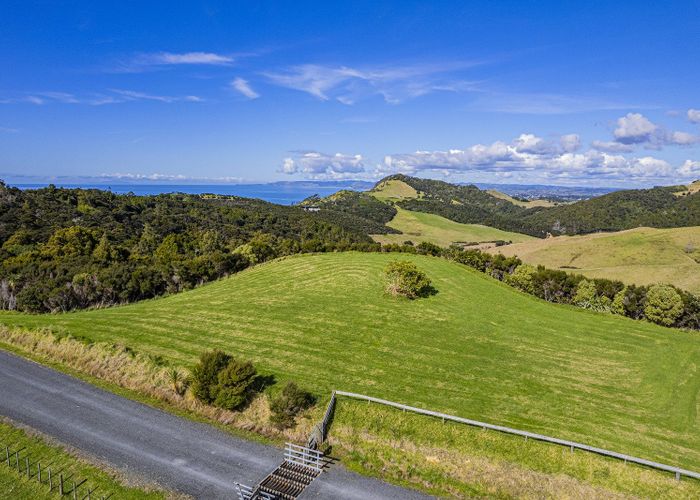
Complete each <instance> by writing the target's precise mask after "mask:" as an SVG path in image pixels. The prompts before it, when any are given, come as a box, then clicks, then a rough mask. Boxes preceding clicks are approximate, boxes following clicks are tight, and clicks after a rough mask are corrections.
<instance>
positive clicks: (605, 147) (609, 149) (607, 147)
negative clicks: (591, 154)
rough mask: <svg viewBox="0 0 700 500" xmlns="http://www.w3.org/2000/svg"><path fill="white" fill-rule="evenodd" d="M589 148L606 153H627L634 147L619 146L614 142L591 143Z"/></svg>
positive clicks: (619, 144) (627, 145)
mask: <svg viewBox="0 0 700 500" xmlns="http://www.w3.org/2000/svg"><path fill="white" fill-rule="evenodd" d="M591 147H592V148H593V149H596V150H598V151H604V152H606V153H629V152H631V151H634V146H631V145H629V144H621V143H619V142H615V141H593V142H592V143H591Z"/></svg>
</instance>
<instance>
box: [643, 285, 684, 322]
mask: <svg viewBox="0 0 700 500" xmlns="http://www.w3.org/2000/svg"><path fill="white" fill-rule="evenodd" d="M682 312H683V299H681V296H680V295H679V294H678V292H676V290H675V289H674V288H673V287H672V286H668V285H654V286H652V287H650V288H649V291H648V292H647V300H646V303H645V304H644V315H645V316H646V317H647V319H648V320H649V321H653V322H654V323H657V324H659V325H664V326H671V325H672V324H673V323H675V321H676V319H678V317H679V316H680V315H681V313H682Z"/></svg>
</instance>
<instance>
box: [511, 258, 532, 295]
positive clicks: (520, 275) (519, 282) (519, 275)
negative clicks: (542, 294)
mask: <svg viewBox="0 0 700 500" xmlns="http://www.w3.org/2000/svg"><path fill="white" fill-rule="evenodd" d="M536 272H537V270H536V269H535V267H534V266H531V265H530V264H521V265H519V266H518V267H516V268H515V271H513V274H506V275H505V282H506V283H508V284H509V285H511V286H514V287H515V288H517V289H519V290H522V291H523V292H527V293H533V292H534V290H535V285H534V283H533V281H532V277H533V276H534V274H535V273H536Z"/></svg>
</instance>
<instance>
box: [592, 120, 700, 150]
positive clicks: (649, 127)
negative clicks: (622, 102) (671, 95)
mask: <svg viewBox="0 0 700 500" xmlns="http://www.w3.org/2000/svg"><path fill="white" fill-rule="evenodd" d="M613 134H614V136H615V141H616V142H617V143H619V144H621V145H623V146H635V145H644V147H645V148H647V149H660V148H661V147H663V146H668V145H676V146H690V145H692V144H696V143H698V142H700V136H696V135H693V134H690V133H688V132H680V131H675V132H672V131H668V130H666V129H664V128H663V127H661V126H659V125H656V124H655V123H652V122H651V120H649V119H648V118H647V117H646V116H644V115H642V114H640V113H628V114H627V115H625V116H623V117H621V118H618V120H617V128H615V131H614V132H613ZM606 145H607V146H608V147H607V148H606ZM609 145H610V143H601V142H599V143H598V146H600V147H597V148H596V149H599V150H604V149H607V150H608V151H612V150H613V149H614V148H613V147H610V146H609ZM619 151H624V150H623V149H619Z"/></svg>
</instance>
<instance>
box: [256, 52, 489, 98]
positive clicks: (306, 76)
mask: <svg viewBox="0 0 700 500" xmlns="http://www.w3.org/2000/svg"><path fill="white" fill-rule="evenodd" d="M476 64H478V63H462V62H459V63H446V64H416V65H407V66H374V67H364V68H352V67H348V66H324V65H319V64H302V65H298V66H292V67H290V68H287V69H286V70H285V71H282V72H266V73H263V75H264V76H265V77H267V78H268V79H269V80H270V81H271V82H272V83H274V84H275V85H279V86H281V87H286V88H290V89H294V90H299V91H301V92H306V93H307V94H310V95H312V96H314V97H316V98H318V99H321V100H324V101H325V100H329V99H335V100H337V101H338V102H341V103H343V104H347V105H352V104H354V103H356V102H357V101H359V100H363V99H367V98H369V97H372V96H377V95H379V96H381V97H382V98H383V99H384V100H385V101H386V102H388V103H391V104H397V103H399V102H402V101H405V100H408V99H413V98H416V97H419V96H422V95H425V94H429V93H432V92H462V91H469V90H474V88H475V83H473V82H469V81H465V80H460V79H456V80H455V79H453V78H450V77H449V75H450V74H452V73H454V72H456V71H459V70H464V69H466V68H468V67H471V66H474V65H476Z"/></svg>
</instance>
